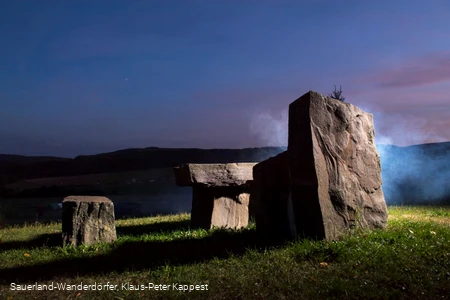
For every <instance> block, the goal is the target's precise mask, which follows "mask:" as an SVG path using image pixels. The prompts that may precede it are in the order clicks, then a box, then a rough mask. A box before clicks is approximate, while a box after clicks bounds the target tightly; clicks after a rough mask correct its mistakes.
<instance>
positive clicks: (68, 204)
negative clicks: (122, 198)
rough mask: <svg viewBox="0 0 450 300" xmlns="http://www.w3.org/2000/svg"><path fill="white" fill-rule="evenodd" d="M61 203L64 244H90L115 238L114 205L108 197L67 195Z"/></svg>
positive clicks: (111, 240) (110, 240)
mask: <svg viewBox="0 0 450 300" xmlns="http://www.w3.org/2000/svg"><path fill="white" fill-rule="evenodd" d="M62 205H63V209H62V234H63V243H64V244H68V245H74V246H78V245H81V244H85V245H90V244H94V243H97V242H113V241H115V240H116V239H117V237H116V226H115V218H114V205H113V203H112V201H111V200H109V199H108V198H106V197H96V196H69V197H66V198H64V200H63V204H62Z"/></svg>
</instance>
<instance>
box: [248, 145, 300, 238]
mask: <svg viewBox="0 0 450 300" xmlns="http://www.w3.org/2000/svg"><path fill="white" fill-rule="evenodd" d="M289 192H290V181H289V161H288V153H287V151H284V152H282V153H280V154H278V155H277V156H275V157H272V158H269V159H267V160H265V161H263V162H261V163H259V164H257V165H255V166H254V167H253V182H252V190H251V195H250V207H249V209H250V212H251V213H250V214H251V215H252V216H254V218H255V221H256V229H257V230H258V231H259V232H261V233H268V234H270V235H277V236H284V237H290V236H292V233H291V227H290V222H289V219H290V217H289V204H290V203H289Z"/></svg>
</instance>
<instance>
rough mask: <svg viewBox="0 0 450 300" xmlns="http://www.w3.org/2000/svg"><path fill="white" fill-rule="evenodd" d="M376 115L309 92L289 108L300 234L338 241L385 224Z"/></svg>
mask: <svg viewBox="0 0 450 300" xmlns="http://www.w3.org/2000/svg"><path fill="white" fill-rule="evenodd" d="M374 135H375V134H374V126H373V117H372V115H371V114H369V113H366V112H364V111H362V110H361V109H359V108H358V107H356V106H354V105H352V104H349V103H345V102H342V101H339V100H336V99H332V98H326V97H324V96H322V95H321V94H319V93H316V92H313V91H311V92H308V93H306V94H305V95H303V96H302V97H300V98H299V99H297V100H296V101H294V102H293V103H291V104H290V106H289V140H288V155H289V172H290V181H291V199H292V207H293V214H294V222H295V228H296V234H298V235H300V236H304V237H309V238H318V239H327V240H333V239H336V238H338V237H339V236H341V235H342V234H345V233H347V232H349V230H351V229H352V228H354V227H355V226H358V227H361V228H383V227H385V226H386V223H387V217H388V215H387V208H386V202H385V199H384V195H383V191H382V189H381V184H382V181H381V167H380V157H379V155H378V152H377V149H376V147H375V143H374Z"/></svg>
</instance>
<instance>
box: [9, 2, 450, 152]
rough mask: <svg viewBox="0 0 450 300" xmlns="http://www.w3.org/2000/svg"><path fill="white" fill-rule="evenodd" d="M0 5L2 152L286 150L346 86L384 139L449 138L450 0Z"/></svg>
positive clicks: (409, 141)
mask: <svg viewBox="0 0 450 300" xmlns="http://www.w3.org/2000/svg"><path fill="white" fill-rule="evenodd" d="M337 2H338V1H326V0H323V1H321V0H316V1H314V0H311V1H300V0H298V1H264V0H258V1H256V0H255V1H233V0H228V1H219V0H217V1H214V0H207V1H206V0H205V1H196V0H183V1H176V0H170V1H166V0H164V1H163V0H160V1H150V0H148V1H145V0H143V1H137V0H123V1H114V0H108V1H100V0H92V1H80V0H77V1H69V0H68V1H47V0H42V1H20V0H11V1H9V0H3V1H1V2H0V38H1V39H2V40H1V45H2V47H0V104H1V106H0V107H1V109H0V141H1V143H0V153H14V154H25V155H58V156H68V157H73V156H75V155H78V154H94V153H99V152H106V151H114V150H118V149H123V148H130V147H149V146H159V147H198V148H242V147H256V146H268V145H283V144H284V145H285V144H286V141H287V135H286V132H287V118H286V116H287V114H286V110H287V107H288V105H289V103H291V102H292V101H294V100H295V99H296V98H298V97H299V96H301V95H303V94H304V93H306V92H307V91H309V90H315V91H318V92H321V93H323V94H327V93H330V92H331V91H332V90H333V89H334V85H335V84H336V85H338V86H339V85H342V87H343V91H344V96H346V98H347V101H348V102H350V103H353V104H355V105H357V106H360V107H361V108H363V109H365V110H367V111H369V112H371V113H373V114H374V116H375V125H376V134H377V138H378V141H379V142H386V143H392V144H396V145H409V144H417V143H423V142H439V141H448V140H450V130H448V128H449V127H450V117H449V116H450V93H449V92H450V2H449V1H437V0H435V1H433V0H431V1H403V0H397V1H350V0H349V1H339V3H337Z"/></svg>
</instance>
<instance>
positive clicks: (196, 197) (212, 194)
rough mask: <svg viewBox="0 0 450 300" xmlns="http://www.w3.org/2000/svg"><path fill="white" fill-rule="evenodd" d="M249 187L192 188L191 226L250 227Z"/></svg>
mask: <svg viewBox="0 0 450 300" xmlns="http://www.w3.org/2000/svg"><path fill="white" fill-rule="evenodd" d="M249 198H250V190H249V188H248V187H245V186H244V187H236V186H231V187H223V186H220V187H204V186H197V185H194V186H193V187H192V210H191V225H192V226H194V227H201V228H205V229H210V228H212V227H227V228H242V227H246V226H247V225H248V216H249V213H248V204H249Z"/></svg>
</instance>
